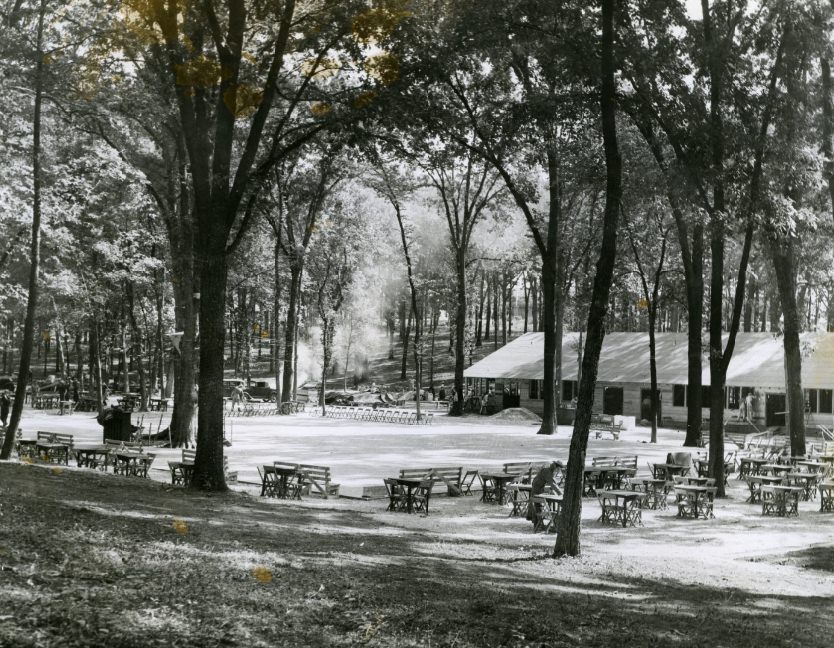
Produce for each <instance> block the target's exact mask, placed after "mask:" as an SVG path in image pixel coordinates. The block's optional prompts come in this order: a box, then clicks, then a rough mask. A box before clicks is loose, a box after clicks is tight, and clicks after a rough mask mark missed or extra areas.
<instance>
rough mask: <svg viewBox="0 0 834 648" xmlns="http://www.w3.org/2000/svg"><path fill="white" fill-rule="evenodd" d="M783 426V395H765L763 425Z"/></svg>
mask: <svg viewBox="0 0 834 648" xmlns="http://www.w3.org/2000/svg"><path fill="white" fill-rule="evenodd" d="M784 424H785V395H784V394H765V425H784Z"/></svg>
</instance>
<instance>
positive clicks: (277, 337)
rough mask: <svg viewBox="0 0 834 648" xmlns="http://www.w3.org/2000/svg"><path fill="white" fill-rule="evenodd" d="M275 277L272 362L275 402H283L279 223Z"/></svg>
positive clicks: (275, 253) (273, 288)
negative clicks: (279, 323) (279, 324)
mask: <svg viewBox="0 0 834 648" xmlns="http://www.w3.org/2000/svg"><path fill="white" fill-rule="evenodd" d="M274 255H275V256H274V258H273V263H274V271H275V277H274V280H273V283H272V312H273V315H272V330H271V331H270V333H271V335H272V364H273V367H272V369H273V371H274V372H275V373H274V376H275V402H276V403H280V402H281V387H282V385H281V334H280V331H279V326H278V322H279V321H280V313H281V262H280V258H281V226H280V223H279V224H278V228H277V232H276V239H275V248H274Z"/></svg>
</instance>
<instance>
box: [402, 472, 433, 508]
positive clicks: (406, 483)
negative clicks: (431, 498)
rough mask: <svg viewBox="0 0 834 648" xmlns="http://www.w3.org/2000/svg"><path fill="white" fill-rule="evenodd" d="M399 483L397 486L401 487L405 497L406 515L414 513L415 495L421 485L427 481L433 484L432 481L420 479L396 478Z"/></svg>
mask: <svg viewBox="0 0 834 648" xmlns="http://www.w3.org/2000/svg"><path fill="white" fill-rule="evenodd" d="M393 479H395V480H396V481H397V485H398V486H400V487H401V488H402V489H403V491H402V494H403V495H404V498H403V499H404V502H405V512H406V513H413V512H414V501H415V499H414V493H415V492H416V491H417V489H418V488H420V485H421V484H423V482H425V481H429V482H431V480H425V479H421V478H419V477H394V478H393Z"/></svg>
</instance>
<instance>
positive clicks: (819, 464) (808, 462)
mask: <svg viewBox="0 0 834 648" xmlns="http://www.w3.org/2000/svg"><path fill="white" fill-rule="evenodd" d="M794 465H795V466H796V467H797V469H799V470H802V469H803V468H804V469H805V472H810V473H824V472H825V471H826V470H828V468H829V465H828V464H827V463H825V462H824V461H814V460H812V459H803V460H801V461H796V462H794Z"/></svg>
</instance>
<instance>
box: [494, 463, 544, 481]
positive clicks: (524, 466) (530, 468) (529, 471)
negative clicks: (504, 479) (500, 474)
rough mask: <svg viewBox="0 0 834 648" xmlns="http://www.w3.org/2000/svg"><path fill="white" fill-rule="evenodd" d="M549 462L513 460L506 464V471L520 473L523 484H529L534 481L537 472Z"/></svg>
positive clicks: (511, 473) (513, 473)
mask: <svg viewBox="0 0 834 648" xmlns="http://www.w3.org/2000/svg"><path fill="white" fill-rule="evenodd" d="M547 464H548V462H546V461H540V462H537V461H511V462H509V463H505V464H504V472H505V473H508V474H510V475H518V476H519V481H520V482H521V483H522V484H529V483H530V482H532V481H533V477H535V476H536V473H537V472H539V470H541V469H542V468H544V467H545V466H546V465H547Z"/></svg>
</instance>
